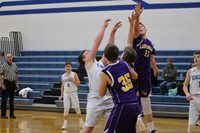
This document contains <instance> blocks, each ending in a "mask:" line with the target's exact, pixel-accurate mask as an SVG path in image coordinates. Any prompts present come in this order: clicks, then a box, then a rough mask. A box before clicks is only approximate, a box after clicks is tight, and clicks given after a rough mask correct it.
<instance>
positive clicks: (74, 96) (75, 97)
mask: <svg viewBox="0 0 200 133" xmlns="http://www.w3.org/2000/svg"><path fill="white" fill-rule="evenodd" d="M70 99H71V103H72V108H74V109H75V111H76V114H77V116H78V119H79V126H80V127H81V128H83V127H84V122H83V119H82V116H81V110H80V105H79V99H78V94H77V91H75V92H72V93H71V95H70Z"/></svg>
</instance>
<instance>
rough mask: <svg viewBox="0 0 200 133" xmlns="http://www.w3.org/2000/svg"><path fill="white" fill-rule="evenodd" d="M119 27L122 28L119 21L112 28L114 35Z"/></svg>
mask: <svg viewBox="0 0 200 133" xmlns="http://www.w3.org/2000/svg"><path fill="white" fill-rule="evenodd" d="M121 26H122V22H121V21H118V22H117V23H116V24H115V25H114V26H113V29H112V32H113V33H115V32H116V31H117V30H118V29H119V28H120V27H121Z"/></svg>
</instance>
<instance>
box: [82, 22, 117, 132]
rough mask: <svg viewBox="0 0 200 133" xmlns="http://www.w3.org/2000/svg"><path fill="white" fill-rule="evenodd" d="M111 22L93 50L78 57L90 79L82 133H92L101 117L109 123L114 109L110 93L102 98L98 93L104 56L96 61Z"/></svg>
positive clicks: (101, 32)
mask: <svg viewBox="0 0 200 133" xmlns="http://www.w3.org/2000/svg"><path fill="white" fill-rule="evenodd" d="M110 21H111V20H110V19H106V20H105V21H104V23H103V26H102V28H101V31H100V32H99V34H98V35H97V37H96V39H95V41H94V43H93V46H92V48H91V50H90V51H88V50H83V51H82V52H81V53H80V55H79V57H78V61H79V63H80V64H82V65H83V66H84V67H85V69H86V71H87V75H88V78H89V94H88V98H87V112H86V121H85V125H84V128H83V130H82V131H81V133H91V132H92V130H93V128H94V126H95V125H96V124H97V122H98V120H99V119H100V118H101V117H103V118H104V119H105V121H107V119H108V116H109V114H110V111H111V110H112V107H113V101H112V97H111V95H110V94H109V93H106V94H105V96H104V97H100V96H99V93H98V87H99V81H100V77H99V74H100V72H101V70H102V69H103V68H104V66H105V65H106V61H105V58H104V55H103V56H102V58H101V59H100V60H99V61H97V60H96V59H95V57H96V53H97V50H98V48H99V46H100V44H101V41H102V39H103V36H104V33H105V30H106V28H107V26H108V24H109V22H110ZM119 27H121V22H118V23H117V24H115V26H114V27H113V30H112V32H116V31H117V29H118V28H119ZM112 32H111V34H112ZM111 37H113V36H111ZM110 40H114V39H110Z"/></svg>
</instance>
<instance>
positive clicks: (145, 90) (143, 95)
mask: <svg viewBox="0 0 200 133" xmlns="http://www.w3.org/2000/svg"><path fill="white" fill-rule="evenodd" d="M138 88H139V95H140V99H141V104H142V108H143V114H144V117H145V119H146V122H147V128H148V131H149V132H150V133H155V132H156V130H155V127H154V122H153V115H152V109H151V100H150V97H149V95H150V94H151V78H146V79H143V80H142V81H140V82H139V84H138Z"/></svg>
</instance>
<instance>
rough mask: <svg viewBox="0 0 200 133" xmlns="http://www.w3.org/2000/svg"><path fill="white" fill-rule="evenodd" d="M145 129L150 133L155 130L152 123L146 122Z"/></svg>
mask: <svg viewBox="0 0 200 133" xmlns="http://www.w3.org/2000/svg"><path fill="white" fill-rule="evenodd" d="M147 127H148V130H149V131H150V132H151V131H152V130H155V127H154V122H153V121H152V122H147Z"/></svg>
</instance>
